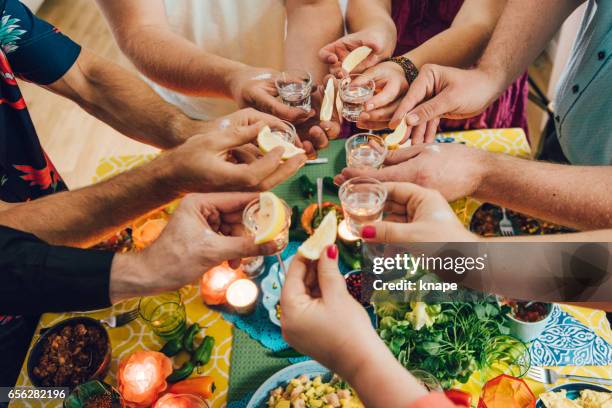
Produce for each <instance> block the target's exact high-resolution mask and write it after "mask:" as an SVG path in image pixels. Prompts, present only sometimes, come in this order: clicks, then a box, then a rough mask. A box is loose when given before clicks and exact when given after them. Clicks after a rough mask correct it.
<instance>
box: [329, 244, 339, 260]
mask: <svg viewBox="0 0 612 408" xmlns="http://www.w3.org/2000/svg"><path fill="white" fill-rule="evenodd" d="M327 257H328V258H329V259H336V258H337V257H338V247H337V246H336V245H335V244H334V245H330V246H328V247H327Z"/></svg>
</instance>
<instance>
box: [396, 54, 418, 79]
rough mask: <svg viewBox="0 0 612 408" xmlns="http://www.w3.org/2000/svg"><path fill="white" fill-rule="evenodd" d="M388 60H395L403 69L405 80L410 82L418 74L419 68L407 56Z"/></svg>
mask: <svg viewBox="0 0 612 408" xmlns="http://www.w3.org/2000/svg"><path fill="white" fill-rule="evenodd" d="M389 61H392V62H395V63H396V64H398V65H399V66H400V67H402V69H403V70H404V74H405V75H406V80H408V83H409V84H411V83H412V82H413V81H414V80H415V79H416V77H417V75H419V69H418V68H417V67H416V66H415V65H414V64H413V63H412V61H410V60H409V59H408V58H406V57H403V56H399V57H393V58H389Z"/></svg>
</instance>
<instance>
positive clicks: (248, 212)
mask: <svg viewBox="0 0 612 408" xmlns="http://www.w3.org/2000/svg"><path fill="white" fill-rule="evenodd" d="M281 202H282V203H283V207H284V208H285V220H284V224H283V229H282V230H281V232H280V233H279V234H278V236H277V237H276V238H274V240H272V242H273V243H274V245H276V252H275V255H276V259H277V260H278V263H279V264H280V266H281V269H282V271H283V273H284V274H285V275H286V274H287V268H286V266H285V263H284V262H283V258H282V257H281V252H283V250H284V249H285V247H286V246H287V245H288V244H289V228H290V227H291V208H290V207H289V206H288V205H287V203H286V202H285V201H284V200H281ZM258 218H259V199H255V200H253V201H251V202H250V203H249V204H248V205H247V206H246V207H245V208H244V212H243V213H242V224H243V225H244V227H245V228H246V230H247V231H248V233H249V234H251V235H253V236H255V235H256V234H257V230H258V228H259V227H258Z"/></svg>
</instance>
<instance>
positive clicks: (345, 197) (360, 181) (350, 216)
mask: <svg viewBox="0 0 612 408" xmlns="http://www.w3.org/2000/svg"><path fill="white" fill-rule="evenodd" d="M338 196H339V197H340V202H341V203H342V210H343V212H344V219H345V220H346V222H347V226H348V229H349V231H350V232H351V233H352V234H354V235H356V236H358V237H360V236H361V229H362V228H363V227H364V226H366V225H369V224H372V223H373V222H377V221H380V220H382V217H383V210H384V208H385V202H386V201H387V189H386V188H385V185H384V184H383V183H381V182H380V181H378V180H376V179H373V178H369V177H355V178H352V179H350V180H347V181H346V182H345V183H344V184H342V186H340V191H339V193H338Z"/></svg>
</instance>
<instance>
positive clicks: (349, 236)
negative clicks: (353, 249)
mask: <svg viewBox="0 0 612 408" xmlns="http://www.w3.org/2000/svg"><path fill="white" fill-rule="evenodd" d="M338 236H339V237H340V239H341V240H342V241H343V242H346V243H348V244H350V243H352V242H355V241H359V237H358V236H356V235H355V234H353V233H352V232H351V231H350V230H349V227H348V223H347V222H346V220H342V222H341V223H340V224H338Z"/></svg>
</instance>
